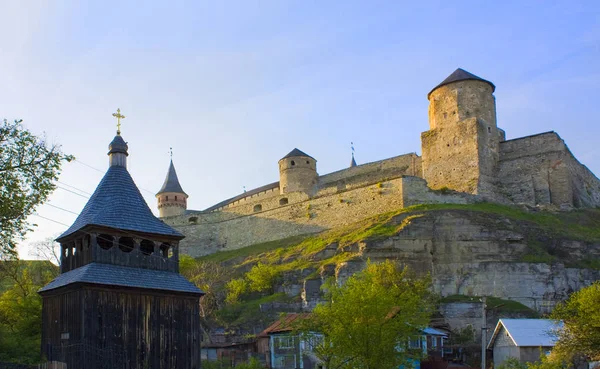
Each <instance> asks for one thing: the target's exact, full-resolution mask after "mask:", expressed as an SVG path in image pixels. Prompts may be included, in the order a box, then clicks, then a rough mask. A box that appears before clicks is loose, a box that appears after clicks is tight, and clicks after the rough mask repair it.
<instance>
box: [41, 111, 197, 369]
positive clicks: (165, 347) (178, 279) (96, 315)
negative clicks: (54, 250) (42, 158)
mask: <svg viewBox="0 0 600 369" xmlns="http://www.w3.org/2000/svg"><path fill="white" fill-rule="evenodd" d="M115 116H117V115H115ZM118 118H120V119H121V118H124V117H123V116H121V115H120V111H119V112H118ZM127 155H128V146H127V143H126V142H125V140H123V138H122V137H121V134H120V132H119V131H117V135H116V136H115V138H114V139H113V140H112V142H111V143H110V145H109V152H108V156H109V164H110V165H109V168H108V170H107V172H106V174H105V175H104V177H103V178H102V180H101V181H100V183H99V184H98V187H97V188H96V190H95V191H94V193H93V194H92V196H91V197H90V199H89V201H88V202H87V204H86V205H85V207H84V208H83V210H82V211H81V213H80V214H79V216H78V217H77V219H76V220H75V222H74V223H73V224H72V225H71V226H70V227H69V228H68V229H67V230H66V231H65V232H63V234H61V235H60V236H59V237H58V238H57V241H58V242H59V243H60V249H61V251H60V261H61V262H60V272H61V274H60V275H59V276H58V277H57V278H55V279H54V280H52V281H51V282H50V283H48V284H47V285H46V286H44V287H43V288H42V289H41V290H40V291H39V293H40V295H41V296H42V348H43V356H45V357H47V358H48V360H53V361H59V362H64V363H66V364H67V365H66V366H67V367H69V368H86V369H98V368H105V367H106V365H107V363H108V365H109V366H110V367H111V368H118V369H129V368H163V367H164V368H187V369H193V368H199V362H200V340H201V336H200V320H199V316H200V315H199V299H200V297H201V296H202V295H203V292H202V291H200V290H199V289H198V288H197V287H196V286H195V285H194V284H192V283H191V282H189V281H188V280H186V279H185V278H184V277H183V276H181V275H180V274H179V241H181V239H183V238H184V236H183V234H181V233H180V232H178V231H177V230H175V229H174V228H171V227H170V226H168V225H167V224H165V223H163V222H162V221H160V220H159V219H158V218H156V217H155V216H154V215H153V214H152V211H151V210H150V208H149V207H148V205H147V204H146V202H145V201H144V198H143V196H142V194H141V193H140V191H139V190H138V188H137V186H136V185H135V183H134V181H133V179H132V178H131V175H130V174H129V172H128V171H127Z"/></svg>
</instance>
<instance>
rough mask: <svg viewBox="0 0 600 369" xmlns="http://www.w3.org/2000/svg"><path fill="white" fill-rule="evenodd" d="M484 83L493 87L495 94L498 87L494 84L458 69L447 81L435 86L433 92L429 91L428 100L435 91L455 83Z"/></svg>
mask: <svg viewBox="0 0 600 369" xmlns="http://www.w3.org/2000/svg"><path fill="white" fill-rule="evenodd" d="M469 80H471V81H482V82H485V83H489V85H490V86H492V92H494V91H495V90H496V86H494V84H493V83H492V82H490V81H488V80H485V79H483V78H481V77H478V76H476V75H474V74H473V73H469V72H467V71H466V70H464V69H462V68H458V69H457V70H455V71H454V72H453V73H452V74H451V75H449V76H448V77H447V78H446V79H445V80H443V81H442V83H440V84H439V85H437V86H435V87H434V88H433V89H432V90H431V91H429V93H428V94H427V98H429V95H431V93H432V92H433V91H435V90H437V89H438V88H440V87H442V86H445V85H448V84H450V83H453V82H459V81H469Z"/></svg>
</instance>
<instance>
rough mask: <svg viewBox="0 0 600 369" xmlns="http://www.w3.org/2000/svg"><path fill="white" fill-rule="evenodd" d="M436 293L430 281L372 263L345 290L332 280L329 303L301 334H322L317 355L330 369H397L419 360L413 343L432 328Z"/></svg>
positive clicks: (390, 264)
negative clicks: (428, 328) (421, 332)
mask: <svg viewBox="0 0 600 369" xmlns="http://www.w3.org/2000/svg"><path fill="white" fill-rule="evenodd" d="M430 287H431V281H430V279H429V278H428V277H426V278H420V277H418V276H417V275H415V274H414V273H413V272H412V271H410V270H409V269H408V268H407V267H402V266H400V265H399V264H397V263H394V262H391V261H386V262H384V263H380V264H375V263H370V262H369V263H368V264H367V267H366V268H365V269H364V270H362V271H361V272H359V273H355V274H354V275H353V276H351V277H350V278H348V280H347V281H346V283H345V284H344V285H339V284H337V283H336V282H335V281H333V280H330V281H329V282H328V283H327V284H326V285H325V288H326V291H327V302H326V303H324V304H320V305H317V307H315V309H314V310H313V313H312V314H311V316H310V317H309V318H308V319H306V320H303V321H302V322H301V323H299V328H300V330H302V331H304V332H306V334H310V332H319V333H320V334H322V336H323V339H322V340H321V342H320V343H319V344H317V345H316V347H315V349H314V350H313V351H314V352H315V354H316V355H317V356H318V357H319V359H320V360H321V361H322V362H323V363H324V365H325V367H326V368H328V369H338V368H356V369H388V368H389V369H392V368H394V369H396V368H398V366H400V365H402V364H408V360H407V359H409V358H410V357H411V354H417V353H411V352H410V350H409V348H408V342H409V340H410V338H411V337H414V336H417V335H419V333H420V329H422V328H424V327H426V326H427V324H428V323H429V320H430V317H431V314H432V312H433V310H434V306H435V303H434V296H433V294H432V293H431V292H430V291H431V288H430ZM313 346H314V345H313ZM417 355H418V354H417ZM413 357H414V356H413Z"/></svg>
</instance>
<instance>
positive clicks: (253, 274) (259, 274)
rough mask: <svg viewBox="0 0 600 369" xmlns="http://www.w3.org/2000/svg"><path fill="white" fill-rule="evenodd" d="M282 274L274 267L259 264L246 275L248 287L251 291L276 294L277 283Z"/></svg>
mask: <svg viewBox="0 0 600 369" xmlns="http://www.w3.org/2000/svg"><path fill="white" fill-rule="evenodd" d="M279 276H280V273H279V271H278V270H277V268H276V267H275V266H274V265H267V264H263V263H258V264H256V265H255V266H253V267H252V269H250V271H249V272H248V273H246V279H247V280H248V287H249V288H250V290H251V291H256V292H269V293H270V294H273V293H274V286H275V282H276V281H277V279H278V278H279Z"/></svg>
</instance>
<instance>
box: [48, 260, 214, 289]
mask: <svg viewBox="0 0 600 369" xmlns="http://www.w3.org/2000/svg"><path fill="white" fill-rule="evenodd" d="M75 283H85V284H95V285H106V286H122V287H129V288H147V289H155V290H167V291H174V292H183V293H192V294H197V295H203V294H204V292H202V291H201V290H200V289H199V288H198V287H196V286H195V285H194V284H193V283H191V282H189V281H188V280H187V279H185V278H184V277H183V276H182V275H180V274H179V273H174V272H166V271H160V270H151V269H141V268H130V267H125V266H120V265H112V264H100V263H90V264H86V265H84V266H82V267H80V268H77V269H73V270H71V271H68V272H66V273H63V274H61V275H59V276H58V277H56V278H55V279H54V280H53V281H52V282H50V283H48V284H47V285H46V286H44V287H43V288H42V289H40V290H39V292H46V291H50V290H54V289H57V288H60V287H65V286H68V285H72V284H75Z"/></svg>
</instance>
